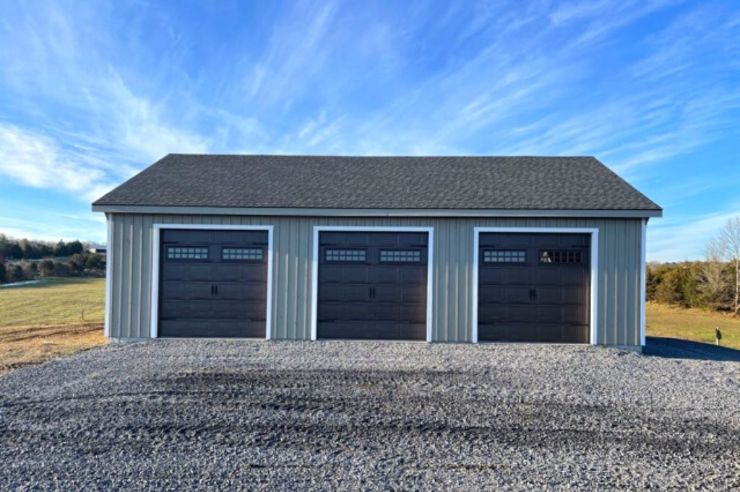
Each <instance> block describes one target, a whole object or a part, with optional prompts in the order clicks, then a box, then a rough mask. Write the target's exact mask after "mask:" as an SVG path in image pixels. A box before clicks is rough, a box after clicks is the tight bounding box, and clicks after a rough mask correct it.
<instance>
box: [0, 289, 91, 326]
mask: <svg viewBox="0 0 740 492" xmlns="http://www.w3.org/2000/svg"><path fill="white" fill-rule="evenodd" d="M104 305H105V279H102V278H50V279H44V281H43V282H42V283H40V284H34V285H24V286H20V287H3V288H0V327H6V326H40V325H63V324H70V323H89V322H98V323H102V322H103V307H104ZM83 316H84V319H83Z"/></svg>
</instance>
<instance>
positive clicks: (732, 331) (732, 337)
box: [646, 302, 740, 349]
mask: <svg viewBox="0 0 740 492" xmlns="http://www.w3.org/2000/svg"><path fill="white" fill-rule="evenodd" d="M646 318H647V334H648V336H653V337H670V338H681V339H684V340H694V341H697V342H705V343H714V328H715V327H719V329H720V331H721V332H722V342H721V344H722V345H723V346H724V347H731V348H735V349H740V318H736V317H735V318H733V317H732V316H727V315H722V314H719V313H712V312H708V311H703V310H700V309H683V308H678V307H673V306H666V305H664V304H657V303H654V302H649V303H648V305H647V312H646Z"/></svg>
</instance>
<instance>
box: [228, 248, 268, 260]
mask: <svg viewBox="0 0 740 492" xmlns="http://www.w3.org/2000/svg"><path fill="white" fill-rule="evenodd" d="M264 255H265V254H264V250H263V249H262V248H221V259H222V260H224V261H230V262H231V261H248V262H256V263H261V262H262V261H263V259H264Z"/></svg>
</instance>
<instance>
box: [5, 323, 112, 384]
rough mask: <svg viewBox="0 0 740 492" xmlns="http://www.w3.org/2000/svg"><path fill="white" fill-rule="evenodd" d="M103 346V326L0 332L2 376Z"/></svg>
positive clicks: (28, 328)
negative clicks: (20, 368) (24, 367)
mask: <svg viewBox="0 0 740 492" xmlns="http://www.w3.org/2000/svg"><path fill="white" fill-rule="evenodd" d="M104 343H106V340H105V336H104V335H103V325H102V324H100V323H89V324H78V325H69V324H68V325H59V326H42V327H13V328H12V329H11V328H0V374H3V373H5V372H7V371H10V370H11V369H17V368H19V367H23V366H28V365H32V364H40V363H41V362H45V361H47V360H49V359H53V358H55V357H59V356H62V355H69V354H73V353H75V352H80V351H82V350H87V349H89V348H92V347H96V346H98V345H103V344H104Z"/></svg>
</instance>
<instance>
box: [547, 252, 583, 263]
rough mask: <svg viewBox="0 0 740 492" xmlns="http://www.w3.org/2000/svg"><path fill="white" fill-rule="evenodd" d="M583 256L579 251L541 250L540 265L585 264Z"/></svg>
mask: <svg viewBox="0 0 740 492" xmlns="http://www.w3.org/2000/svg"><path fill="white" fill-rule="evenodd" d="M583 256H584V255H583V254H582V253H581V251H579V250H559V249H549V250H547V249H546V250H540V254H539V258H540V263H542V264H546V265H558V264H579V263H583Z"/></svg>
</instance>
